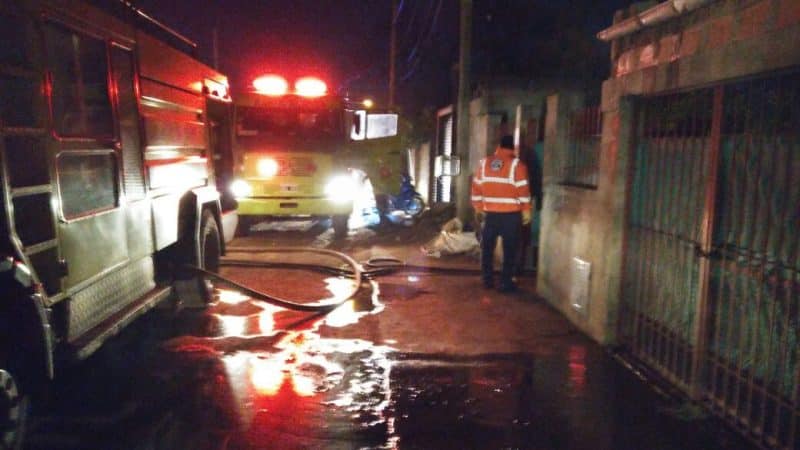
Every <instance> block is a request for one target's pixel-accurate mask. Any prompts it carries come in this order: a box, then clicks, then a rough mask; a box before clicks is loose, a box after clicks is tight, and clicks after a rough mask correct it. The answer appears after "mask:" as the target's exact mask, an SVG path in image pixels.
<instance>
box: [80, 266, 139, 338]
mask: <svg viewBox="0 0 800 450" xmlns="http://www.w3.org/2000/svg"><path fill="white" fill-rule="evenodd" d="M153 278H154V270H153V259H152V258H151V257H149V256H148V257H146V258H142V259H140V260H138V261H135V262H133V263H131V264H128V265H126V266H125V267H122V268H120V269H118V270H115V271H114V272H112V273H110V274H108V275H106V276H104V277H102V278H101V279H100V280H99V281H98V282H96V283H94V284H92V285H90V286H88V287H86V288H85V289H83V290H81V291H79V292H77V293H75V294H74V295H72V297H71V298H69V299H68V300H67V302H68V303H67V308H68V309H69V314H68V318H69V322H68V324H67V340H68V341H69V342H72V341H74V340H75V339H77V338H79V337H80V336H81V335H83V334H84V333H86V332H87V331H89V330H90V329H91V328H92V327H94V326H96V325H98V324H99V323H101V322H102V321H103V320H105V319H106V318H107V317H109V316H111V315H112V314H114V313H115V312H117V311H119V310H121V309H122V308H123V307H124V306H125V305H128V304H130V303H131V302H133V301H134V300H136V299H137V298H139V297H141V296H143V295H145V294H146V293H147V292H148V291H150V290H152V289H154V288H155V282H154V281H153Z"/></svg>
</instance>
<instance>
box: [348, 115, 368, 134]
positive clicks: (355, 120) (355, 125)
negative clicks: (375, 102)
mask: <svg viewBox="0 0 800 450" xmlns="http://www.w3.org/2000/svg"><path fill="white" fill-rule="evenodd" d="M350 117H351V118H352V119H351V123H352V125H351V127H350V139H352V140H354V141H363V140H364V139H366V137H367V133H366V131H367V130H366V121H367V112H366V111H364V110H360V111H353V115H352V116H350Z"/></svg>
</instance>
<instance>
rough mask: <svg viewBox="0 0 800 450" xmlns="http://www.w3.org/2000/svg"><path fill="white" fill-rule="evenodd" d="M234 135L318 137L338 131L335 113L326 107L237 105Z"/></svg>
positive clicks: (327, 135)
mask: <svg viewBox="0 0 800 450" xmlns="http://www.w3.org/2000/svg"><path fill="white" fill-rule="evenodd" d="M236 114H237V127H236V129H237V135H238V136H240V137H246V136H269V137H275V136H278V137H286V136H292V137H295V136H296V137H302V138H320V137H335V136H338V135H340V134H341V130H340V128H339V122H338V120H337V115H336V113H335V112H334V111H329V110H310V109H303V110H299V109H297V110H295V109H283V108H253V107H240V108H237V110H236Z"/></svg>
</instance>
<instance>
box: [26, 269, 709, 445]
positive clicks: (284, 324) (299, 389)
mask: <svg viewBox="0 0 800 450" xmlns="http://www.w3.org/2000/svg"><path fill="white" fill-rule="evenodd" d="M321 283H322V285H323V286H324V288H325V290H327V291H328V292H329V294H330V295H331V297H336V296H337V294H338V293H341V292H343V291H347V290H348V289H349V288H350V283H351V282H350V281H349V280H346V279H341V278H327V279H324V280H321ZM421 284H423V282H420V278H416V279H411V278H410V277H407V276H402V277H393V278H389V279H387V280H386V281H383V280H382V281H381V282H380V283H378V282H375V281H371V282H368V283H367V284H365V289H363V291H362V293H361V294H360V295H359V296H358V297H357V298H355V299H353V300H350V301H348V302H346V303H344V304H343V305H342V306H341V307H340V308H338V309H337V310H335V311H333V312H332V313H330V314H328V315H316V316H314V315H309V314H307V313H297V312H293V311H287V310H284V309H281V308H277V307H273V306H270V305H268V304H265V303H262V302H257V301H254V300H252V299H250V298H249V297H247V296H243V295H240V294H238V293H236V292H233V291H229V290H222V289H220V290H218V299H217V301H216V302H215V303H214V304H212V305H211V307H210V308H209V309H208V310H207V311H205V312H202V313H191V314H190V315H189V317H188V319H187V318H186V317H184V318H182V319H181V323H180V325H179V326H178V331H177V333H176V334H173V335H171V336H162V335H161V333H156V335H154V336H150V335H148V334H147V332H148V331H145V336H146V339H144V343H143V346H144V347H146V348H147V349H150V350H146V349H145V350H141V347H136V345H134V344H131V343H119V344H116V346H117V348H115V345H114V344H112V345H111V348H110V349H109V350H108V351H104V352H102V354H101V355H100V358H101V359H100V360H99V361H98V360H97V359H95V360H94V361H93V362H92V361H90V362H89V364H90V365H92V364H93V365H94V367H95V368H97V369H98V372H96V373H92V375H91V378H90V379H89V380H87V379H86V378H85V376H84V375H83V374H84V373H85V372H82V373H81V374H76V376H75V379H72V380H70V378H69V377H67V379H66V380H65V381H63V384H62V386H77V387H78V388H77V390H76V391H75V393H74V395H73V396H66V397H64V398H62V399H57V400H56V403H59V402H60V403H59V404H61V405H62V410H61V411H60V412H59V409H58V408H56V409H55V411H56V412H55V415H54V416H51V417H41V416H40V417H39V418H38V419H36V421H35V426H34V430H33V436H32V439H31V440H30V448H37V449H38V448H47V449H61V448H81V449H84V448H87V449H88V448H104V449H105V448H135V449H306V448H324V449H355V448H385V449H394V448H402V449H416V448H419V449H464V448H476V449H484V448H489V449H493V448H498V449H499V448H520V449H598V450H603V449H609V450H611V449H625V448H659V449H678V448H683V449H700V448H704V449H705V448H714V445H713V443H712V444H709V442H708V441H707V440H703V438H702V437H701V438H699V439H688V438H687V439H688V440H687V439H684V438H682V437H680V435H679V434H676V430H683V428H682V427H681V425H680V424H678V425H674V424H672V425H671V424H670V423H668V421H664V420H663V417H662V416H659V415H658V414H656V413H654V408H653V404H652V403H651V401H650V400H646V401H642V399H643V398H648V399H650V398H651V397H652V396H649V394H647V392H646V390H645V389H646V388H644V387H643V386H640V385H637V384H636V383H635V382H633V381H632V380H633V378H632V377H631V375H630V374H628V373H627V372H625V371H624V370H623V369H621V368H619V367H617V366H616V365H613V364H611V363H610V362H609V360H608V358H607V357H606V356H605V355H604V354H603V353H602V350H601V349H599V348H598V347H596V346H594V345H593V344H591V343H589V342H588V341H587V340H585V339H583V338H580V337H577V338H576V337H571V338H570V339H569V341H568V342H567V343H566V344H563V345H562V344H554V345H553V346H551V348H549V350H548V351H538V352H536V354H533V353H519V352H511V353H497V354H480V355H460V354H445V353H441V354H438V353H437V354H426V353H408V352H403V351H399V350H398V349H397V348H395V347H394V346H393V343H394V342H395V341H394V340H392V339H386V340H383V341H381V342H378V341H377V340H376V339H374V337H371V338H370V337H368V336H364V339H355V338H342V337H332V336H331V335H330V334H331V333H326V331H327V330H331V329H338V328H341V329H346V328H348V327H352V326H354V325H357V324H359V322H362V321H364V320H366V319H365V318H367V317H368V316H373V317H379V315H380V313H381V312H382V311H383V310H384V308H385V305H384V304H383V303H382V302H384V301H400V302H402V301H411V300H413V299H415V298H417V297H418V296H420V295H423V294H426V293H427V292H428V291H426V289H427V288H426V287H425V286H420V285H421ZM309 289H310V288H309ZM479 301H480V302H481V304H483V305H484V306H491V305H492V304H493V303H494V302H497V299H495V298H493V297H489V296H483V297H481V299H480V300H479ZM376 315H377V316H376ZM154 320H156V319H154ZM487 320H488V318H487ZM145 324H147V322H145ZM162 325H163V324H160V323H157V325H156V327H158V329H162V328H161V326H162ZM150 326H151V327H152V326H153V325H152V323H151V324H150ZM500 326H502V325H500ZM143 327H144V328H145V330H151V331H152V329H151V328H147V327H148V325H143ZM140 332H141V330H140ZM554 336H555V337H558V336H556V335H554ZM418 338H419V339H426V336H419V337H418ZM545 338H548V339H549V337H547V336H545ZM368 339H371V340H368ZM373 341H374V342H373ZM131 348H138V349H139V350H136V351H134V352H133V353H126V352H129V349H131ZM155 348H157V349H159V350H158V351H157V353H156V354H155V355H153V354H150V353H148V352H149V351H151V350H152V349H155ZM120 349H124V350H123V351H122V352H121V351H120ZM136 352H142V354H138V353H136ZM109 367H113V368H114V370H112V371H111V373H109V372H108V368H109ZM100 370H102V372H101V371H100ZM131 377H140V378H138V379H133V378H131ZM115 383H118V385H117V386H114V384H115ZM87 396H88V398H87ZM81 402H83V404H84V405H83V406H82V407H76V405H79V404H81ZM82 408H85V410H83V409H82ZM125 408H128V409H125ZM109 411H111V412H110V413H109ZM665 424H666V425H665ZM673 425H674V427H675V428H670V426H673Z"/></svg>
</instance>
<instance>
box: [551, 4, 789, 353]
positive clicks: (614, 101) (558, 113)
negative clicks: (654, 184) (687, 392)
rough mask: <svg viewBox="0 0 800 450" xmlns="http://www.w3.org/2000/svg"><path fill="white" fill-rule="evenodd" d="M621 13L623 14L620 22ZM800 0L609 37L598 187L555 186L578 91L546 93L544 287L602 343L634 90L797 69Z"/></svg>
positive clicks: (610, 322) (729, 9)
mask: <svg viewBox="0 0 800 450" xmlns="http://www.w3.org/2000/svg"><path fill="white" fill-rule="evenodd" d="M624 18H625V13H618V14H617V15H616V16H615V20H622V19H624ZM798 43H800V1H797V0H758V1H753V0H750V1H745V0H723V1H718V2H715V3H712V4H711V5H709V6H707V7H704V8H701V9H699V10H697V11H694V12H692V13H690V14H688V15H685V16H682V17H679V18H677V19H674V20H672V21H670V22H666V23H664V24H660V25H658V26H656V27H651V28H646V29H644V30H641V31H638V32H637V33H635V34H633V35H631V36H626V37H624V38H621V39H618V40H617V41H615V42H614V43H612V52H611V53H612V78H610V79H609V80H607V81H605V82H604V83H603V86H602V104H601V109H602V113H603V136H602V141H601V150H600V162H599V178H598V185H597V188H596V189H582V188H576V187H571V186H566V185H561V184H559V180H558V179H556V178H555V173H557V172H556V168H557V167H558V164H559V158H560V157H561V156H562V155H563V154H564V152H565V144H566V121H567V118H568V114H569V113H570V112H571V111H573V110H575V109H576V108H579V107H580V106H582V100H581V98H580V96H578V95H574V94H560V95H556V96H551V97H549V98H548V105H547V106H548V112H547V123H546V135H545V136H546V137H545V154H544V164H543V173H544V183H543V184H544V195H545V199H544V205H543V208H542V232H541V233H542V234H541V244H540V251H539V267H540V269H539V272H538V280H537V282H538V291H539V294H540V295H542V296H544V297H545V298H546V299H547V300H548V301H549V302H550V303H552V304H553V305H554V306H556V307H557V308H558V309H560V310H561V311H562V312H563V313H564V314H565V315H566V316H567V317H568V318H569V319H570V320H571V321H572V322H573V323H574V324H576V326H578V327H579V328H580V329H581V330H583V331H584V332H586V333H587V334H588V335H590V336H591V337H592V338H594V339H596V340H597V341H599V342H602V343H607V344H610V343H613V342H614V341H615V340H616V319H617V315H618V313H617V311H618V307H619V303H620V288H621V286H620V284H621V282H620V280H621V275H622V270H623V263H622V260H623V239H624V228H625V205H626V204H625V199H626V195H627V185H628V172H629V158H630V155H631V148H632V145H633V134H632V128H631V123H632V119H633V113H634V110H635V104H636V100H635V98H636V96H640V95H649V94H657V93H663V92H668V91H675V90H682V89H691V88H696V87H701V86H706V85H709V84H715V83H720V82H724V81H728V80H734V79H737V78H741V77H747V76H754V75H758V74H763V73H765V72H770V71H776V70H780V69H786V68H790V67H798V66H800V44H798ZM575 258H579V259H581V260H584V261H586V262H589V263H590V264H591V274H590V279H589V290H588V296H589V304H588V308H587V309H585V310H583V312H578V311H577V310H576V309H575V308H573V307H572V306H571V301H570V299H571V297H572V296H574V295H576V290H575V287H576V281H577V280H574V279H573V272H574V271H573V269H574V261H575Z"/></svg>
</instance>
